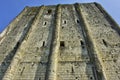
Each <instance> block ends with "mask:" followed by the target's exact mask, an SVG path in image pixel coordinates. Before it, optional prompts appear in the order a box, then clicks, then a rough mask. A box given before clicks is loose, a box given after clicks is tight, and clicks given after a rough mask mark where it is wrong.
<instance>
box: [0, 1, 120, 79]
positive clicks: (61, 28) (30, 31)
mask: <svg viewBox="0 0 120 80" xmlns="http://www.w3.org/2000/svg"><path fill="white" fill-rule="evenodd" d="M119 53H120V28H119V26H118V25H117V24H116V23H115V21H114V20H113V19H112V18H111V17H110V15H108V13H106V11H105V10H104V9H103V8H102V7H101V6H100V5H99V4H98V3H82V4H78V3H76V4H71V5H69V4H66V5H60V4H59V5H57V6H55V5H53V6H40V7H26V8H25V9H24V10H23V11H22V12H21V13H20V14H19V15H18V16H17V17H16V18H15V19H14V20H13V21H12V22H11V23H10V25H8V27H7V28H6V29H5V30H4V31H3V32H2V33H1V34H0V64H1V65H0V79H3V80H120V55H119Z"/></svg>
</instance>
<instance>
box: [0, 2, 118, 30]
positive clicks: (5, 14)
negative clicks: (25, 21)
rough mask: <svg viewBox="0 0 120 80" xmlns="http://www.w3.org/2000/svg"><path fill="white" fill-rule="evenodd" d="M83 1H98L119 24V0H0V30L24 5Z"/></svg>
mask: <svg viewBox="0 0 120 80" xmlns="http://www.w3.org/2000/svg"><path fill="white" fill-rule="evenodd" d="M76 2H79V3H83V2H98V3H100V4H101V5H102V6H103V7H104V8H105V10H106V11H107V12H108V13H109V14H110V15H111V16H112V17H113V19H114V20H115V21H116V22H117V23H118V24H119V25H120V0H1V2H0V11H1V12H0V32H2V31H3V30H4V28H5V27H7V25H8V24H9V23H10V22H11V21H12V20H13V19H14V18H15V17H16V16H17V15H18V14H19V13H20V12H21V11H22V10H23V8H24V7H25V6H40V5H54V4H73V3H76Z"/></svg>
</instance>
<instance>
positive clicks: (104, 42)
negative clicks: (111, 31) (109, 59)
mask: <svg viewBox="0 0 120 80" xmlns="http://www.w3.org/2000/svg"><path fill="white" fill-rule="evenodd" d="M102 41H103V44H104V45H105V46H106V47H108V45H107V43H106V41H105V40H104V39H102Z"/></svg>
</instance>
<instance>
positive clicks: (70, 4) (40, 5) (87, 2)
mask: <svg viewBox="0 0 120 80" xmlns="http://www.w3.org/2000/svg"><path fill="white" fill-rule="evenodd" d="M75 4H82V5H84V4H99V3H98V2H86V3H79V2H75V3H73V4H54V5H40V6H26V8H38V7H41V6H46V7H54V6H57V5H66V6H67V5H75ZM99 5H100V4H99Z"/></svg>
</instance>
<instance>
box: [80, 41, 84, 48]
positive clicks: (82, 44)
mask: <svg viewBox="0 0 120 80" xmlns="http://www.w3.org/2000/svg"><path fill="white" fill-rule="evenodd" d="M80 43H81V47H82V48H85V44H84V42H83V41H82V40H81V41H80Z"/></svg>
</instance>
